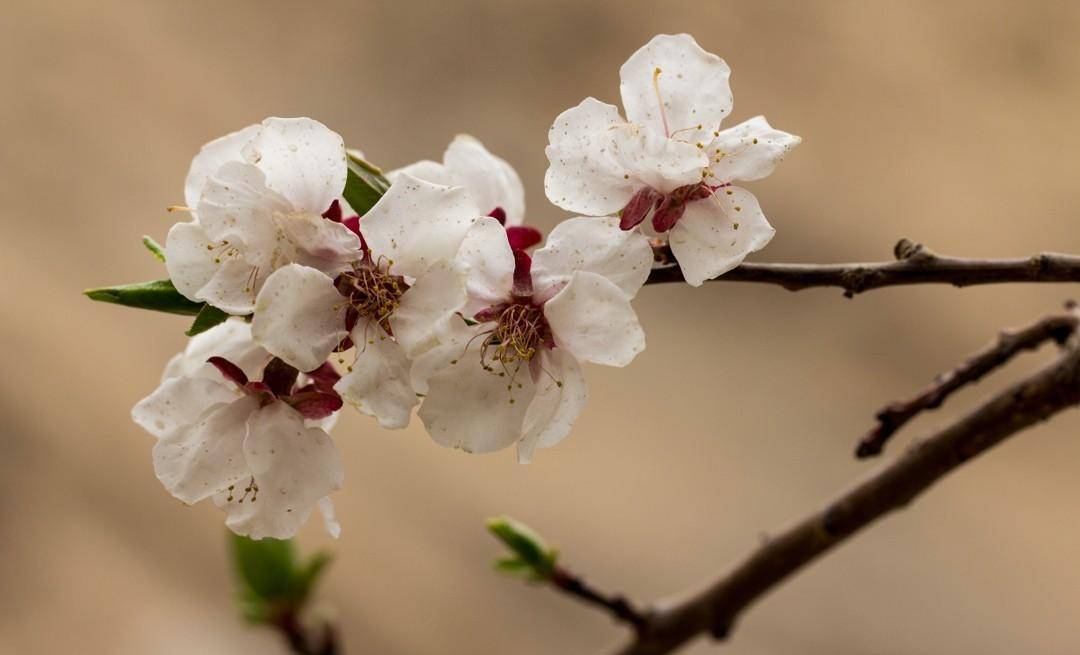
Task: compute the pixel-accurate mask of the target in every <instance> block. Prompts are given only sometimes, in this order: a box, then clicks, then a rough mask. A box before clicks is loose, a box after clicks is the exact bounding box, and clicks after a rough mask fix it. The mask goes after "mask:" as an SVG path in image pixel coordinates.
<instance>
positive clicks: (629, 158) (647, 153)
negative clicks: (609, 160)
mask: <svg viewBox="0 0 1080 655" xmlns="http://www.w3.org/2000/svg"><path fill="white" fill-rule="evenodd" d="M610 137H611V156H612V157H614V158H615V160H616V161H618V162H619V168H620V169H621V170H624V171H626V175H628V176H629V180H630V182H632V183H633V185H634V188H635V189H638V188H641V185H645V186H648V187H652V188H653V189H656V190H657V191H660V192H662V193H670V192H672V191H674V190H675V189H678V188H679V187H681V186H686V185H687V184H695V183H697V182H701V180H702V171H704V170H705V167H706V166H707V165H708V163H709V161H708V158H707V157H706V155H705V151H704V150H702V149H701V148H698V147H697V146H695V145H692V144H689V143H685V142H683V141H678V140H676V139H669V138H667V137H665V136H664V135H663V134H662V133H659V132H656V131H655V130H653V129H652V128H651V127H648V126H641V125H634V124H632V123H627V124H624V125H620V126H619V127H616V128H614V129H612V130H611V132H610ZM623 205H624V206H625V203H623ZM620 209H621V207H620Z"/></svg>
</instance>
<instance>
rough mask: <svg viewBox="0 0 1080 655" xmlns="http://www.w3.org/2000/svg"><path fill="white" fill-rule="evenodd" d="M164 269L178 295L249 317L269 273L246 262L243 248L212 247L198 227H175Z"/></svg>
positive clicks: (168, 242) (168, 244) (166, 251)
mask: <svg viewBox="0 0 1080 655" xmlns="http://www.w3.org/2000/svg"><path fill="white" fill-rule="evenodd" d="M165 269H166V270H167V271H168V272H169V279H171V280H172V283H173V284H174V285H175V286H176V289H177V291H179V292H180V293H182V294H184V295H185V296H186V297H188V298H191V299H192V300H204V301H206V302H208V303H210V304H211V305H213V306H215V307H218V308H220V309H223V310H225V311H226V312H229V313H230V314H237V315H242V314H248V313H250V312H251V310H252V307H253V306H254V303H255V294H256V293H257V292H258V288H259V286H260V285H261V284H262V281H263V280H264V279H265V278H266V275H267V274H269V273H270V271H269V270H265V268H263V267H259V265H258V264H255V263H252V262H251V261H249V260H248V259H247V251H246V249H245V248H244V246H243V244H241V245H239V246H234V245H222V244H220V243H218V244H215V243H212V242H211V241H210V240H209V239H208V237H207V234H206V232H205V231H204V230H203V227H202V226H201V225H200V224H198V223H177V224H176V225H173V226H172V228H171V229H170V230H169V236H168V237H167V238H166V240H165Z"/></svg>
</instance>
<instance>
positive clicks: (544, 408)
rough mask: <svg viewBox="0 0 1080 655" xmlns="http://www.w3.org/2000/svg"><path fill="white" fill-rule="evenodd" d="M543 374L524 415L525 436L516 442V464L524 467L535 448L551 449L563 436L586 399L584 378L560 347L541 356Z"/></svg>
mask: <svg viewBox="0 0 1080 655" xmlns="http://www.w3.org/2000/svg"><path fill="white" fill-rule="evenodd" d="M541 357H542V358H543V359H541V360H540V361H541V364H542V366H543V369H544V373H542V374H541V377H540V379H539V380H538V382H537V390H536V396H535V397H534V398H533V401H532V403H530V404H529V411H527V412H525V433H524V435H522V437H521V441H519V442H518V461H519V462H521V463H522V464H527V463H529V462H530V461H531V460H532V456H533V451H535V450H536V449H537V448H550V447H551V446H554V445H555V444H556V443H558V442H559V441H562V439H563V438H564V437H566V435H568V434H570V428H571V427H573V425H574V421H576V420H577V417H578V415H579V414H581V410H582V409H584V408H585V402H586V401H587V400H588V398H589V391H588V388H587V387H586V386H585V376H584V375H582V373H581V366H580V365H579V364H578V362H577V360H576V359H574V357H573V356H572V355H570V354H569V353H567V352H566V351H564V350H563V349H561V348H556V349H555V350H550V351H544V352H543V353H542V354H541Z"/></svg>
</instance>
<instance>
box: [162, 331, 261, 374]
mask: <svg viewBox="0 0 1080 655" xmlns="http://www.w3.org/2000/svg"><path fill="white" fill-rule="evenodd" d="M211 357H224V358H225V359H227V360H229V361H230V362H232V363H233V364H236V365H237V366H239V367H240V369H241V370H243V371H244V373H246V374H247V376H248V378H250V379H257V378H258V377H259V375H260V374H261V373H262V369H263V367H264V366H266V364H267V362H269V361H270V357H271V356H270V353H268V352H266V351H265V350H264V349H263V348H262V347H261V346H259V345H258V344H256V343H255V342H254V341H253V340H252V338H251V325H250V324H249V323H247V322H246V321H244V320H242V319H239V318H233V319H229V320H227V321H225V322H224V323H220V324H218V325H215V326H214V327H212V328H210V329H209V330H207V331H206V332H203V333H201V334H198V335H196V336H194V337H192V338H191V340H190V341H188V345H187V347H186V348H185V349H184V352H183V353H181V354H179V355H177V356H176V357H174V358H173V359H172V360H170V361H169V364H168V365H167V366H166V367H165V373H164V374H163V376H162V379H163V380H165V379H168V378H173V377H181V376H183V377H210V378H211V379H213V380H221V373H220V372H218V370H217V369H216V368H214V367H213V366H207V364H206V360H208V359H210V358H211Z"/></svg>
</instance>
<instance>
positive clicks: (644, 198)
mask: <svg viewBox="0 0 1080 655" xmlns="http://www.w3.org/2000/svg"><path fill="white" fill-rule="evenodd" d="M663 199H664V196H663V194H661V193H660V192H659V191H656V190H655V189H653V188H651V187H642V188H640V189H638V191H637V193H635V194H634V195H633V197H631V198H630V202H628V203H626V206H625V207H623V210H622V212H621V213H620V215H619V227H620V228H621V229H623V230H632V229H634V228H635V227H637V226H638V225H639V224H640V223H641V221H643V220H645V217H646V216H648V215H649V210H650V209H652V208H653V207H654V206H655V205H656V204H657V203H659V202H660V201H661V200H663Z"/></svg>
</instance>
